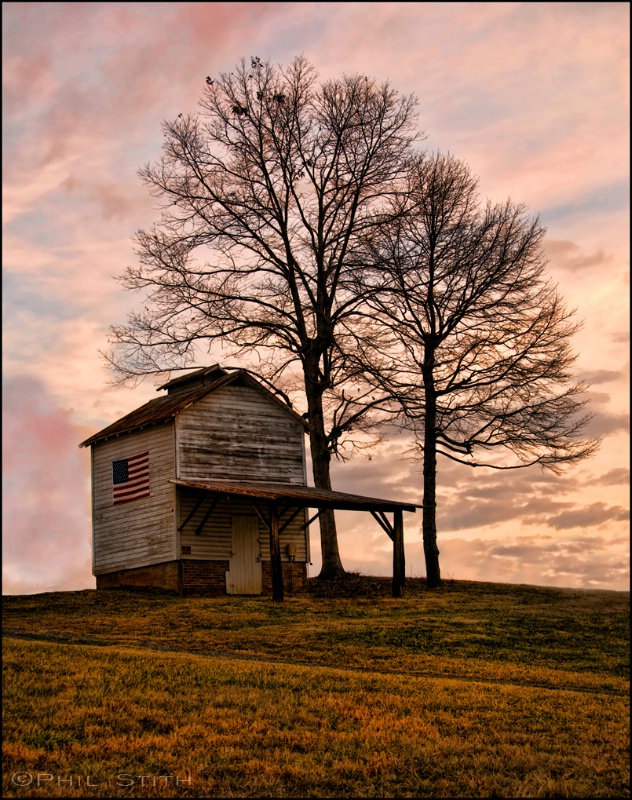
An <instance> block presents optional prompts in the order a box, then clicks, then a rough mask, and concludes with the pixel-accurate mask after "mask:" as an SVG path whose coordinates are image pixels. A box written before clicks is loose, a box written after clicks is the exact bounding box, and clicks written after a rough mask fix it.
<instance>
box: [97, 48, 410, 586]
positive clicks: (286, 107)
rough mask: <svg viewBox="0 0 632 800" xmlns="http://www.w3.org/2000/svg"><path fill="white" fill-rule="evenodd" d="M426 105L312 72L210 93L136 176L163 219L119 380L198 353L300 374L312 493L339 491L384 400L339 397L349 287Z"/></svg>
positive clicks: (269, 71)
mask: <svg viewBox="0 0 632 800" xmlns="http://www.w3.org/2000/svg"><path fill="white" fill-rule="evenodd" d="M415 103H416V100H415V99H414V98H413V97H412V96H410V97H398V95H397V93H396V92H395V91H394V90H393V89H391V88H390V86H389V85H388V83H384V84H382V85H377V84H376V83H375V81H373V80H370V79H369V78H367V77H364V76H358V75H356V76H351V77H349V76H345V77H343V78H342V79H340V80H332V81H327V82H324V83H322V84H318V83H317V78H316V74H315V72H314V69H313V67H312V66H311V65H310V64H309V63H308V61H307V60H306V59H305V58H303V57H299V58H296V59H295V60H294V62H293V63H292V64H291V65H290V66H289V67H287V68H282V67H278V68H276V67H274V66H272V65H271V64H270V63H262V62H261V61H260V60H259V59H258V58H253V59H251V61H250V64H249V65H248V64H247V62H246V61H244V60H243V59H242V61H241V63H240V64H239V65H238V66H237V67H236V71H235V72H234V73H233V72H231V73H228V74H227V73H222V74H220V76H219V78H218V79H217V80H212V79H211V78H210V77H208V78H207V79H206V88H205V92H204V95H203V99H202V100H201V102H200V106H201V110H200V111H199V112H198V113H196V114H192V115H179V116H178V118H177V119H175V120H174V121H172V122H166V123H165V124H164V135H165V143H164V154H163V156H162V158H161V160H160V161H159V162H158V163H156V164H153V165H147V166H146V167H145V168H144V169H143V170H142V171H141V175H142V177H143V179H144V181H145V183H146V184H147V186H149V187H150V190H151V192H152V194H153V195H154V196H155V197H157V198H160V200H161V201H162V209H163V211H162V216H161V219H160V221H159V223H158V224H156V225H155V226H154V227H153V228H152V229H151V230H146V231H144V230H141V231H139V232H138V233H137V236H136V242H137V245H138V253H139V258H140V266H138V267H134V268H130V269H128V270H127V272H126V274H125V275H124V276H123V278H122V281H123V285H124V286H125V287H126V288H128V289H144V290H145V291H146V292H147V296H148V301H147V304H146V306H145V308H144V309H143V310H142V311H141V312H140V313H136V314H133V315H131V316H130V318H129V320H128V324H127V325H124V326H116V327H113V329H112V331H113V337H112V341H113V343H114V344H115V349H114V352H113V353H110V354H109V356H108V357H109V359H110V361H111V363H112V364H113V365H114V366H115V368H116V370H117V373H116V374H117V376H118V378H119V380H126V379H129V378H131V377H132V378H133V377H135V376H141V375H147V374H150V373H157V372H164V371H167V370H172V369H177V368H182V367H183V366H191V365H192V364H193V362H194V361H195V360H196V354H197V352H198V346H199V345H200V343H205V344H206V345H207V346H208V348H209V350H210V347H211V346H212V345H213V344H214V343H220V344H221V345H222V346H223V347H228V348H229V351H230V352H231V354H232V355H233V356H235V357H237V358H239V357H243V356H245V355H248V354H252V353H255V354H256V356H257V357H258V358H259V364H260V367H259V368H260V371H261V372H262V373H263V374H264V375H265V377H266V378H268V379H270V380H276V379H279V380H285V379H287V376H288V375H290V374H292V373H293V371H294V373H296V372H298V374H299V376H300V379H301V381H302V384H303V389H304V397H305V400H306V406H307V418H308V421H309V436H310V445H311V454H312V461H313V472H314V483H315V485H316V486H317V487H320V488H327V489H329V488H331V479H330V460H331V456H332V454H340V452H341V450H340V448H341V447H342V446H343V445H344V443H345V442H346V441H347V442H348V441H349V439H348V436H349V432H350V431H351V430H354V429H358V428H361V427H362V425H367V424H368V422H367V420H368V415H369V414H370V412H371V410H372V409H375V408H376V407H378V406H379V403H380V399H381V398H380V397H376V396H375V393H374V394H373V399H371V397H370V396H369V395H368V394H367V395H366V396H364V397H362V396H358V395H357V393H356V395H355V396H354V397H353V398H352V396H351V394H350V393H345V391H344V387H345V385H346V384H347V383H348V382H350V381H351V382H352V381H353V377H354V376H353V368H352V366H351V365H350V362H349V361H348V359H347V358H346V354H345V348H346V338H347V337H348V334H347V325H348V324H349V319H350V317H351V316H352V315H353V313H354V310H355V308H356V306H357V303H358V299H357V297H356V296H355V295H354V294H353V292H350V291H348V290H347V289H345V286H347V287H348V286H349V283H348V282H347V283H345V282H344V281H343V278H344V276H345V274H346V271H347V270H348V265H349V263H351V262H352V261H353V260H354V258H353V253H354V252H356V251H357V249H358V242H359V241H360V240H361V239H362V238H363V237H365V236H366V235H367V234H368V232H369V230H371V228H372V227H373V226H375V225H376V223H377V221H378V219H380V214H379V211H380V209H381V208H382V209H383V208H385V206H386V204H387V199H388V197H389V193H390V192H391V191H392V190H393V188H394V187H395V186H396V185H397V183H398V182H399V181H401V179H402V176H403V174H404V162H405V159H406V157H407V155H408V153H409V151H410V148H411V145H412V142H413V141H414V140H415V138H416V134H415V133H414V130H413V122H414V106H415ZM320 519H321V522H320V527H321V545H322V555H323V566H322V571H321V576H322V577H338V576H342V575H344V570H343V567H342V564H341V561H340V556H339V551H338V542H337V536H336V528H335V521H334V516H333V512H331V511H330V512H326V513H324V514H323V515H322V516H321V518H320Z"/></svg>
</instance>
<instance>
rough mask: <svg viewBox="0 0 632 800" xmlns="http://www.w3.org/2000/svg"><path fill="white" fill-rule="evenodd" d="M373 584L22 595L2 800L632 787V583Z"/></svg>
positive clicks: (567, 792)
mask: <svg viewBox="0 0 632 800" xmlns="http://www.w3.org/2000/svg"><path fill="white" fill-rule="evenodd" d="M370 586H371V591H370V592H369V591H368V590H367V591H364V593H362V592H358V591H356V592H355V594H356V596H354V597H345V596H334V597H332V596H315V595H314V594H310V595H304V596H296V597H292V598H289V599H288V601H287V602H286V603H284V604H276V603H273V602H272V601H271V600H268V599H266V598H236V597H231V598H180V597H176V596H170V595H167V594H161V593H158V592H151V591H123V590H114V591H108V592H99V593H96V592H91V591H85V592H69V593H54V594H42V595H33V596H20V597H10V598H5V600H4V621H3V625H4V632H5V636H6V637H11V634H14V638H5V642H4V643H5V659H4V662H5V663H4V706H3V719H4V733H5V745H4V778H3V794H4V795H5V796H11V797H32V796H42V797H52V796H59V797H63V796H72V797H84V796H90V797H107V796H121V797H122V796H129V795H130V794H133V795H134V796H139V797H140V796H142V797H145V796H147V797H149V796H156V797H157V796H164V797H180V796H185V797H187V796H189V797H209V796H223V797H229V796H270V797H291V796H313V797H335V796H345V797H357V796H371V797H379V796H386V797H393V796H428V797H463V796H476V797H493V796H498V797H552V796H558V797H589V796H600V797H625V796H629V765H628V759H629V723H628V719H629V702H628V692H629V672H628V668H629V636H628V630H629V629H628V625H629V594H628V593H623V592H582V591H571V590H561V589H543V588H537V587H531V586H511V585H501V584H478V583H468V582H451V583H448V584H447V585H446V586H445V587H444V588H442V589H441V590H439V591H433V592H425V591H422V590H421V589H420V588H419V584H417V585H416V586H415V587H414V588H411V587H409V588H408V590H407V594H406V597H405V598H403V599H402V600H393V599H390V598H389V597H387V596H384V595H385V592H386V591H387V589H388V585H387V583H386V582H382V583H380V582H379V581H373V582H371V583H370ZM376 587H377V588H376ZM320 594H325V593H324V592H322V591H321V592H320ZM18 636H22V637H28V636H30V637H41V638H42V640H41V641H39V640H35V639H34V638H33V639H32V640H26V639H24V638H22V639H20V638H15V637H18ZM44 639H46V640H44ZM17 772H23V773H28V774H29V775H31V776H33V777H32V778H31V779H30V780H31V781H32V782H31V783H30V784H29V785H28V786H17V785H15V781H16V780H18V781H19V780H23V781H25V782H26V781H28V780H29V778H28V777H26V778H19V777H18V778H12V776H13V775H14V774H15V773H17ZM38 774H42V775H45V776H46V775H48V776H50V779H49V778H47V777H44V778H42V779H40V783H41V785H40V786H39V787H38V786H37V782H38V781H37V777H36V776H37V775H38ZM121 774H124V775H127V776H129V777H125V778H117V777H116V776H118V775H121ZM143 775H145V776H149V777H148V778H145V779H143V780H142V781H141V778H140V776H143ZM161 775H162V776H164V775H171V776H174V777H173V778H170V779H169V780H166V779H160V776H161ZM86 776H88V777H89V781H90V783H91V784H94V785H91V786H86V785H85V784H86V780H87V778H86ZM175 776H178V778H179V779H180V780H181V781H186V780H189V779H190V781H191V782H190V783H185V782H181V783H180V785H179V786H176V785H175ZM71 781H72V783H71ZM130 781H131V782H132V783H130ZM80 782H81V785H79V784H80ZM125 782H127V785H121V784H123V783H125ZM141 783H143V784H144V785H141ZM154 783H155V784H156V785H155V786H154V785H153V784H154Z"/></svg>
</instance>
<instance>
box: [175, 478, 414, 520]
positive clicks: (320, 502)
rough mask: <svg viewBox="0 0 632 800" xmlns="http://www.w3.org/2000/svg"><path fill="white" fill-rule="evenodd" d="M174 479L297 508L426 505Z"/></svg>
mask: <svg viewBox="0 0 632 800" xmlns="http://www.w3.org/2000/svg"><path fill="white" fill-rule="evenodd" d="M170 483H175V484H176V486H184V487H186V488H188V489H202V490H203V491H207V492H214V493H218V494H228V495H239V496H242V497H252V498H259V499H262V500H269V501H272V502H276V501H283V502H285V503H286V504H287V505H289V506H294V507H295V508H318V509H323V508H333V509H337V510H340V511H412V512H414V511H415V510H416V509H417V508H422V506H421V505H419V504H413V503H400V502H396V501H395V500H381V499H379V498H376V497H363V496H362V495H357V494H346V493H345V492H334V491H332V490H330V489H317V488H315V487H314V486H300V485H297V484H289V483H259V482H255V481H229V480H220V479H197V478H196V479H186V480H180V479H176V478H172V479H171V480H170Z"/></svg>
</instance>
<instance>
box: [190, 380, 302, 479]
mask: <svg viewBox="0 0 632 800" xmlns="http://www.w3.org/2000/svg"><path fill="white" fill-rule="evenodd" d="M304 435H305V434H304V428H303V426H302V425H301V423H300V422H298V421H297V420H295V419H293V418H292V417H291V416H290V415H289V414H288V413H286V412H285V411H284V410H283V409H282V408H280V407H279V406H277V404H276V403H274V402H273V401H271V400H268V399H266V398H265V397H264V396H263V395H262V394H261V393H260V392H258V391H257V390H256V389H253V388H252V387H250V386H239V385H236V384H230V385H228V386H223V387H222V388H220V389H218V390H217V391H215V392H212V393H211V394H209V395H207V396H206V397H204V398H203V399H202V400H200V401H199V402H197V403H195V404H194V405H193V406H191V407H190V408H187V409H185V410H184V411H182V412H181V413H180V414H179V415H178V417H177V420H176V441H177V447H178V465H177V471H178V475H177V477H178V478H182V479H186V478H232V479H235V480H246V481H248V480H258V481H276V482H280V483H297V484H304V482H305V473H304V466H303V439H304Z"/></svg>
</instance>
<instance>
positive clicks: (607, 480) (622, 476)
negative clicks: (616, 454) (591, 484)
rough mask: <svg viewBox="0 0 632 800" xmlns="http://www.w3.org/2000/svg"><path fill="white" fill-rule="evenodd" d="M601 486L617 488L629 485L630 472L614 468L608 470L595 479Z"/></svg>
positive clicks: (622, 468) (621, 468)
mask: <svg viewBox="0 0 632 800" xmlns="http://www.w3.org/2000/svg"><path fill="white" fill-rule="evenodd" d="M597 483H598V484H601V485H602V486H617V485H625V484H628V483H630V470H629V469H626V468H624V467H615V468H614V469H611V470H608V472H606V474H605V475H602V476H601V477H600V478H598V479H597Z"/></svg>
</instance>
